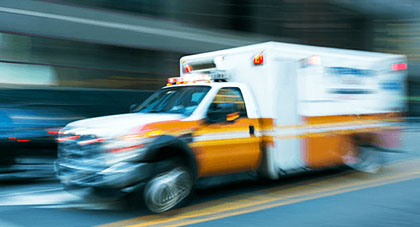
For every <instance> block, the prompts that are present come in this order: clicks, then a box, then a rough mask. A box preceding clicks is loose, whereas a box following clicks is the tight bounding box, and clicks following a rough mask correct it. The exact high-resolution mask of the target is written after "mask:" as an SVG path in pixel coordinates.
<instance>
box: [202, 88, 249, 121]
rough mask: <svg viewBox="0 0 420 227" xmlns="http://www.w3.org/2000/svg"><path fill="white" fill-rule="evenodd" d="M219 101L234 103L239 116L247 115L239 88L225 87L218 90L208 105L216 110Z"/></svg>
mask: <svg viewBox="0 0 420 227" xmlns="http://www.w3.org/2000/svg"><path fill="white" fill-rule="evenodd" d="M221 103H235V104H236V106H237V109H238V110H239V117H247V114H246V108H245V102H244V99H243V97H242V93H241V90H240V89H239V88H233V87H226V88H222V89H220V90H219V92H218V93H217V94H216V96H215V97H214V99H213V102H212V103H211V105H210V108H209V109H210V110H217V109H218V105H220V104H221Z"/></svg>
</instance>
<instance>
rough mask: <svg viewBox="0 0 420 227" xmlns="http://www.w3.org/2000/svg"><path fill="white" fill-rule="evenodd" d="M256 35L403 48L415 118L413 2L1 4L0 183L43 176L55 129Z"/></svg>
mask: <svg viewBox="0 0 420 227" xmlns="http://www.w3.org/2000/svg"><path fill="white" fill-rule="evenodd" d="M264 41H282V42H290V43H298V44H309V45H318V46H326V47H338V48H346V49H357V50H367V51H377V52H386V53H396V54H404V55H406V56H407V57H408V71H409V76H408V81H407V86H408V92H407V96H406V97H402V98H403V99H405V100H406V101H407V104H408V112H407V116H408V117H409V118H410V119H416V117H419V116H420V2H419V1H417V0H399V1H395V0H369V1H366V0H213V1H206V0H178V1H164V0H153V1H150V0H118V1H116V0H89V1H86V0H19V1H15V0H2V1H1V2H0V118H1V121H0V131H1V132H2V133H1V134H0V141H1V143H0V146H1V152H2V153H3V157H4V158H3V159H1V161H0V162H1V166H0V179H2V178H16V177H28V176H29V177H34V176H36V177H44V176H48V175H50V174H51V168H49V166H50V164H51V162H52V161H53V160H54V159H55V155H56V154H55V153H56V150H55V149H54V147H55V141H54V138H55V135H56V134H57V130H58V129H59V128H60V127H62V126H64V125H65V124H66V123H68V122H70V121H74V120H78V119H82V118H86V117H93V116H100V115H107V114H116V113H126V112H128V110H129V106H130V105H131V104H133V103H139V102H141V101H142V100H144V99H145V98H146V97H147V96H148V95H150V94H151V92H153V91H155V90H157V89H159V88H161V87H162V86H164V85H165V83H166V80H167V78H168V77H173V76H176V75H177V74H178V71H179V58H180V57H181V56H183V55H189V54H194V53H200V52H205V51H212V50H218V49H223V48H230V47H236V46H243V45H247V44H253V43H259V42H264Z"/></svg>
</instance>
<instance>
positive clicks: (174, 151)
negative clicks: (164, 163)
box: [145, 135, 198, 181]
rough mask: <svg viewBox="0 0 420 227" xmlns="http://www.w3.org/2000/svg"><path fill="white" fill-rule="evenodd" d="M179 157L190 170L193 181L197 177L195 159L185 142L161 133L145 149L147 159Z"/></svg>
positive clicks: (158, 159) (157, 159) (156, 159)
mask: <svg viewBox="0 0 420 227" xmlns="http://www.w3.org/2000/svg"><path fill="white" fill-rule="evenodd" d="M173 157H180V158H181V160H182V162H183V164H185V165H187V167H189V168H190V169H191V171H192V175H193V179H194V181H196V180H197V178H198V166H197V159H196V157H195V154H194V152H193V150H192V149H191V148H190V147H189V146H188V144H187V143H185V142H184V141H182V140H180V139H179V138H177V137H174V136H170V135H161V136H159V137H157V138H156V139H155V140H154V141H153V142H152V144H151V145H150V146H149V148H148V149H147V151H146V156H145V159H146V160H149V161H160V160H166V159H170V158H173Z"/></svg>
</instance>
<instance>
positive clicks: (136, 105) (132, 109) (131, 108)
mask: <svg viewBox="0 0 420 227" xmlns="http://www.w3.org/2000/svg"><path fill="white" fill-rule="evenodd" d="M139 106H140V104H131V105H130V109H129V111H130V113H134V112H136V110H137V108H138V107H139Z"/></svg>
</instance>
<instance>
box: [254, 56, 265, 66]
mask: <svg viewBox="0 0 420 227" xmlns="http://www.w3.org/2000/svg"><path fill="white" fill-rule="evenodd" d="M263 62H264V56H263V55H262V54H259V55H257V56H255V57H254V65H261V64H262V63H263Z"/></svg>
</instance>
